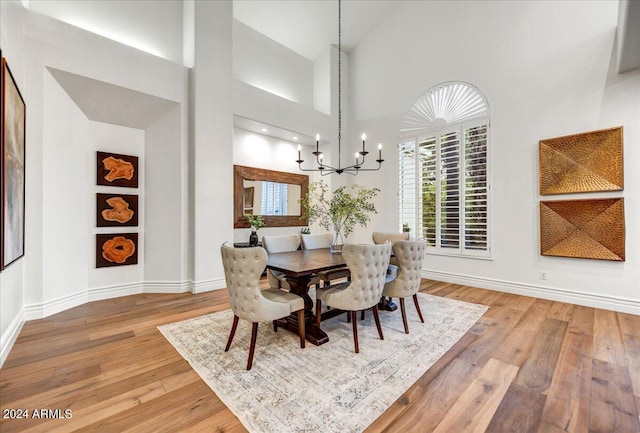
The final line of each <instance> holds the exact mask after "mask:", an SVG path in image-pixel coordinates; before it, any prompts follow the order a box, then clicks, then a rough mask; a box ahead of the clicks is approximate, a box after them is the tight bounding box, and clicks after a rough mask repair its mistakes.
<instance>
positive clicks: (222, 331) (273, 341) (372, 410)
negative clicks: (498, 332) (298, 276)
mask: <svg viewBox="0 0 640 433" xmlns="http://www.w3.org/2000/svg"><path fill="white" fill-rule="evenodd" d="M418 296H419V298H418V299H419V301H420V307H421V310H422V315H423V317H424V319H425V323H424V324H422V323H421V322H420V320H419V319H418V315H417V313H416V311H415V307H414V305H413V302H412V301H411V299H408V300H407V316H408V320H409V332H410V334H408V335H407V334H405V333H404V328H403V326H402V316H401V314H400V309H399V308H398V310H396V311H394V312H388V311H381V312H380V321H381V324H382V331H383V333H384V338H385V339H384V340H380V339H379V337H378V332H377V331H376V326H375V322H374V321H373V314H372V313H371V311H367V316H366V318H365V320H364V321H361V320H360V315H359V314H358V337H359V342H360V353H359V354H356V353H354V347H353V334H352V327H351V324H350V323H347V321H346V314H343V315H340V316H338V317H334V318H332V319H329V320H326V321H324V322H322V329H323V330H325V332H327V334H328V335H329V342H328V343H326V344H324V345H322V346H314V345H313V344H311V343H309V342H307V345H306V348H305V349H301V348H300V341H299V339H298V337H297V335H295V334H293V333H291V332H288V331H286V330H279V331H278V332H277V333H275V332H273V327H272V325H271V323H264V324H262V323H261V324H260V326H259V327H258V339H257V343H256V353H255V357H254V361H253V368H252V369H251V370H250V371H246V370H245V368H246V364H247V355H248V353H249V340H250V331H251V324H250V323H248V322H246V321H243V320H240V322H239V324H238V329H237V331H236V335H235V338H234V341H233V344H232V346H231V349H230V350H229V352H227V353H225V352H224V347H225V345H226V342H227V337H228V336H229V330H230V328H231V322H232V319H233V313H232V312H231V311H230V310H227V311H223V312H219V313H214V314H210V315H207V316H202V317H197V318H194V319H190V320H185V321H182V322H177V323H172V324H169V325H164V326H160V327H159V329H160V332H162V334H163V335H164V336H165V338H167V340H169V342H170V343H171V344H172V345H173V346H174V347H175V348H176V349H177V350H178V352H179V353H180V354H181V355H182V356H183V357H184V358H185V359H186V360H187V361H189V363H190V364H191V366H192V367H193V368H194V370H195V371H196V372H198V374H199V375H200V376H201V377H202V378H203V380H204V381H205V382H206V383H207V384H208V385H209V386H210V387H211V389H212V390H213V391H215V393H216V394H217V395H218V396H219V397H220V399H221V400H222V401H223V402H224V403H225V404H226V405H227V406H228V407H229V409H230V410H231V411H232V412H233V413H234V414H235V415H236V416H237V417H238V418H239V419H240V421H241V422H242V424H244V426H245V427H246V428H247V429H248V430H249V431H250V432H264V433H273V432H278V433H284V432H314V433H315V432H319V431H322V432H323V433H326V432H340V433H344V432H361V431H363V430H364V429H366V428H367V426H369V424H371V423H372V422H373V421H374V420H376V419H377V418H378V417H379V416H380V415H381V414H382V413H383V412H384V411H385V410H386V409H387V408H388V407H389V406H390V405H391V404H392V403H393V402H394V401H395V400H396V399H397V398H398V397H399V396H400V395H402V393H403V392H404V391H406V390H407V389H408V388H409V387H410V386H411V385H412V384H413V383H414V382H415V381H416V380H417V379H418V378H419V377H420V376H422V374H424V372H425V371H427V369H428V368H429V367H430V366H431V365H433V364H434V363H435V362H436V361H437V360H438V359H439V358H440V357H441V356H442V355H443V354H444V353H446V352H447V350H449V348H450V347H451V346H453V345H454V344H455V342H456V341H458V339H460V337H462V336H463V335H464V334H465V333H466V332H467V330H469V328H471V326H473V324H474V323H475V322H476V321H477V320H478V319H479V318H480V317H481V316H482V314H484V312H485V311H486V310H487V307H485V306H483V305H476V304H469V303H466V302H460V301H455V300H451V299H446V298H441V297H436V296H430V295H426V294H422V293H419V294H418Z"/></svg>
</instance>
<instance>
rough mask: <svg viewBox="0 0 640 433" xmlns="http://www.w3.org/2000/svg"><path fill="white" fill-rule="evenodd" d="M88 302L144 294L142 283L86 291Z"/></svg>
mask: <svg viewBox="0 0 640 433" xmlns="http://www.w3.org/2000/svg"><path fill="white" fill-rule="evenodd" d="M87 292H88V301H89V302H93V301H102V300H104V299H111V298H119V297H121V296H129V295H138V294H140V293H142V292H144V283H143V282H142V281H139V282H137V283H129V284H118V285H115V286H104V287H94V288H91V289H89V290H88V291H87Z"/></svg>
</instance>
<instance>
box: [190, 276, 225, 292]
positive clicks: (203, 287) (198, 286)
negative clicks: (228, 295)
mask: <svg viewBox="0 0 640 433" xmlns="http://www.w3.org/2000/svg"><path fill="white" fill-rule="evenodd" d="M225 287H227V282H226V280H225V279H224V278H214V279H212V280H205V281H194V282H193V285H192V287H191V291H192V292H193V293H204V292H210V291H212V290H219V289H224V288H225Z"/></svg>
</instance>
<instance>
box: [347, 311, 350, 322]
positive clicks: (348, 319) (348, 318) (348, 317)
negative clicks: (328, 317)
mask: <svg viewBox="0 0 640 433" xmlns="http://www.w3.org/2000/svg"><path fill="white" fill-rule="evenodd" d="M347 323H351V311H347Z"/></svg>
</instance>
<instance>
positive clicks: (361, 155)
mask: <svg viewBox="0 0 640 433" xmlns="http://www.w3.org/2000/svg"><path fill="white" fill-rule="evenodd" d="M341 3H342V1H341V0H338V166H337V167H332V166H330V165H328V164H325V163H324V161H323V154H322V152H320V134H316V150H315V152H311V153H312V155H313V156H315V157H316V164H317V167H316V168H302V163H303V162H304V159H302V157H301V154H300V152H301V150H302V146H300V145H298V159H297V160H296V162H297V163H298V168H299V169H300V170H301V171H319V172H320V174H321V175H322V176H326V175H328V174H332V173H337V174H342V173H348V174H351V175H354V176H355V175H357V174H358V172H359V171H376V170H380V167H382V163H383V162H384V159H382V144H378V159H376V162H377V163H378V166H377V167H376V168H363V165H364V161H365V159H366V156H367V155H368V154H369V152H367V150H366V145H365V140H366V139H367V136H366V135H365V134H362V137H361V138H362V150H361V151H359V152H356V154H355V164H353V165H348V166H345V167H343V166H342V163H341V152H340V147H341V142H342V85H341V83H342V17H341V9H342V7H341V6H342V5H341Z"/></svg>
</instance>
